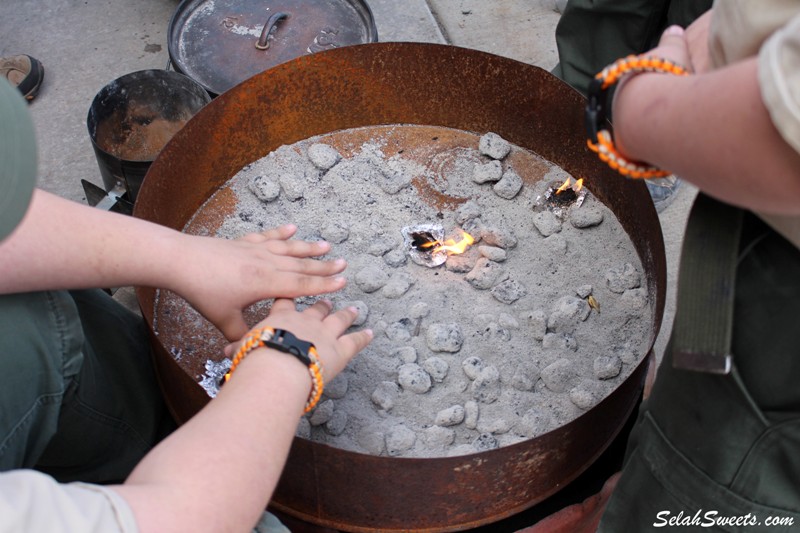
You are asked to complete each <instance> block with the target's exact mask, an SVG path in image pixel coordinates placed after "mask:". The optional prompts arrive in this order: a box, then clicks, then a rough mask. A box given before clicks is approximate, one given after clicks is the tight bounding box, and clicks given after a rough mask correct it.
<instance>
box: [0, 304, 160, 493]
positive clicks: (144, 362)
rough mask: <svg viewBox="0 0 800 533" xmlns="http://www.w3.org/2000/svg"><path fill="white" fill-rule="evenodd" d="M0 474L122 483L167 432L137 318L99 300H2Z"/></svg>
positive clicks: (146, 347)
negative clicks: (33, 472) (15, 471)
mask: <svg viewBox="0 0 800 533" xmlns="http://www.w3.org/2000/svg"><path fill="white" fill-rule="evenodd" d="M0 331H2V337H1V339H2V340H0V383H2V388H1V389H0V402H2V404H1V405H2V407H3V412H2V415H0V468H2V469H12V468H31V467H35V468H37V469H39V470H42V471H44V472H46V473H49V474H51V475H53V476H54V477H56V479H58V480H60V481H73V480H81V481H88V482H96V483H106V482H116V481H121V480H123V479H124V478H125V477H126V476H127V475H128V473H129V472H130V471H131V469H132V468H133V467H134V466H135V465H136V463H137V462H138V461H139V460H140V459H141V458H142V457H143V456H144V454H146V453H147V451H149V450H150V448H151V447H152V446H153V445H154V444H155V443H157V442H158V440H160V439H161V438H163V436H165V435H166V434H167V433H168V432H169V431H170V430H171V429H172V427H173V424H172V421H171V419H170V417H169V415H168V414H167V411H166V408H165V405H164V402H163V400H162V398H161V394H160V391H159V390H158V386H157V384H156V381H155V376H154V374H153V369H152V365H151V361H150V352H149V346H148V343H147V336H146V331H145V329H144V324H143V322H142V320H141V318H140V317H137V316H136V315H135V314H133V313H131V312H130V311H128V310H127V309H125V308H123V307H122V306H120V305H119V304H118V303H117V302H115V301H113V300H112V299H111V298H110V297H108V295H106V294H105V293H103V292H102V291H76V292H72V293H66V292H45V293H32V294H19V295H10V296H3V297H0Z"/></svg>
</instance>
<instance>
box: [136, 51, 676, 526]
mask: <svg viewBox="0 0 800 533" xmlns="http://www.w3.org/2000/svg"><path fill="white" fill-rule="evenodd" d="M583 104H584V101H583V98H582V97H581V96H580V95H579V94H578V93H577V92H575V91H574V90H572V89H571V88H569V87H568V86H567V85H565V84H564V83H563V82H561V81H560V80H558V79H557V78H555V77H553V76H552V75H550V74H549V73H548V72H546V71H544V70H542V69H539V68H537V67H533V66H531V65H527V64H524V63H520V62H517V61H514V60H510V59H506V58H502V57H498V56H494V55H490V54H486V53H483V52H478V51H475V50H468V49H462V48H457V47H452V46H444V45H435V44H417V43H376V44H366V45H358V46H351V47H345V48H341V49H337V50H333V51H328V52H322V53H319V54H314V55H310V56H304V57H300V58H297V59H295V60H293V61H291V62H288V63H284V64H282V65H279V66H277V67H274V68H272V69H270V70H269V71H267V72H264V73H262V74H259V75H257V76H255V77H253V78H251V79H249V80H247V81H246V82H244V83H242V84H241V85H239V86H237V87H235V88H234V89H232V90H230V91H228V92H226V93H225V94H223V95H222V96H220V97H219V98H217V99H216V100H214V101H213V102H212V103H211V104H209V105H208V106H206V107H205V108H204V109H203V110H202V111H201V112H200V113H198V114H197V115H196V116H195V117H194V118H193V119H192V120H191V121H190V122H189V123H188V124H187V125H186V126H185V127H184V128H183V129H182V130H181V131H180V132H179V133H178V134H177V135H175V137H173V139H172V140H171V141H170V143H169V144H168V145H167V146H166V147H165V148H164V150H162V152H161V154H160V155H159V157H158V158H157V159H156V161H155V162H154V163H153V165H152V166H151V168H150V171H149V172H148V174H147V177H146V178H145V181H144V184H143V186H142V189H141V191H140V193H139V197H138V200H137V203H136V207H135V212H134V215H135V216H138V217H141V218H144V219H147V220H151V221H154V222H157V223H159V224H163V225H166V226H169V227H172V228H177V229H180V228H182V227H183V226H184V225H185V223H186V222H187V221H188V220H189V219H190V218H191V217H192V215H193V214H194V213H195V212H196V211H197V210H198V209H199V208H200V206H201V205H202V204H203V202H204V201H205V200H206V199H207V198H208V197H209V196H210V195H211V194H212V193H213V192H214V191H215V190H217V188H219V187H220V186H221V185H222V184H224V183H225V182H226V181H227V180H229V179H230V178H231V177H232V176H233V175H235V174H236V173H237V172H238V171H239V170H240V169H241V168H242V167H244V166H245V165H246V164H248V163H250V162H252V161H255V160H257V159H259V158H261V157H263V156H265V155H267V154H268V153H269V152H271V151H273V150H275V149H277V148H278V147H280V146H281V145H284V144H291V143H294V142H297V141H300V140H303V139H306V138H308V137H312V136H314V135H319V134H323V133H328V132H333V131H338V130H342V129H346V128H354V127H361V126H369V125H381V124H423V125H438V126H443V127H449V128H455V129H460V130H464V131H471V132H487V131H493V132H496V133H498V134H500V135H501V136H502V137H504V138H505V139H507V140H508V141H510V142H512V143H514V144H516V145H518V146H520V147H523V148H527V149H529V150H531V151H533V152H535V153H537V154H539V155H541V156H542V157H544V158H546V159H548V160H550V161H551V162H553V163H555V164H557V165H559V166H561V167H562V168H563V169H564V170H566V171H567V172H568V173H570V174H572V175H574V176H576V175H580V176H591V180H589V183H588V185H587V186H588V188H589V189H590V190H591V192H592V194H594V195H595V196H596V197H597V198H598V199H599V200H600V201H602V202H603V203H604V204H606V205H607V206H608V207H609V208H610V209H611V210H612V212H613V213H614V214H615V215H616V217H617V218H618V220H619V222H620V223H621V224H622V226H623V228H624V229H625V231H626V232H627V234H628V235H629V237H630V238H631V241H632V243H633V245H634V247H635V248H636V251H637V253H638V255H639V258H640V260H641V262H642V265H643V269H644V271H645V278H646V279H645V283H646V288H647V290H648V293H649V295H650V300H651V302H652V305H653V311H654V321H653V325H652V332H651V338H650V345H651V346H652V341H653V340H654V339H655V336H656V334H657V333H658V329H659V327H660V324H661V319H662V315H663V308H664V300H665V294H666V258H665V254H664V247H663V239H662V235H661V228H660V225H659V222H658V217H657V215H656V212H655V209H654V208H653V205H652V202H651V200H650V197H649V195H648V193H647V189H646V187H645V186H644V184H643V183H641V182H633V181H627V180H623V179H621V178H620V177H619V176H617V175H616V174H615V173H614V172H613V171H611V170H610V169H608V168H605V166H604V165H602V164H601V163H600V162H599V161H598V160H597V158H596V157H594V154H592V153H591V152H589V151H588V150H587V149H586V147H585V142H584V135H585V132H584V130H583V116H582V113H583ZM137 297H138V299H139V303H140V305H141V307H142V311H143V314H144V316H145V318H146V320H147V322H148V325H149V326H150V328H151V333H152V338H153V346H154V351H155V356H154V357H155V362H156V366H157V370H158V375H159V379H160V381H161V384H162V388H163V391H164V394H165V396H166V398H167V401H168V403H169V405H170V408H171V409H172V411H173V413H174V415H175V416H176V417H177V418H178V419H179V420H180V421H185V420H187V419H188V418H189V417H191V416H192V415H193V414H194V413H196V412H197V411H198V410H199V409H200V408H202V407H203V406H204V405H205V404H206V403H207V402H208V401H209V398H208V397H207V395H206V393H205V391H204V390H203V389H202V388H201V387H200V386H199V385H198V383H197V382H196V381H195V380H194V378H193V376H190V375H188V374H187V373H186V372H184V371H183V370H182V368H181V367H180V365H179V364H178V363H177V362H176V361H175V360H174V358H173V357H172V356H171V354H170V353H168V352H167V351H166V350H165V349H164V347H163V346H162V345H161V344H160V343H159V340H158V337H157V336H156V335H155V333H153V330H152V327H153V312H154V304H155V290H154V289H149V288H138V289H137ZM646 366H647V365H646V364H645V363H644V362H643V363H641V364H639V366H638V367H637V368H636V370H635V371H634V372H633V373H632V374H631V375H630V376H629V377H628V378H627V379H626V380H625V381H624V382H623V383H622V385H621V386H620V387H618V388H617V389H616V390H615V391H614V392H613V393H612V394H611V395H610V396H608V397H607V398H606V399H605V400H603V401H602V402H601V403H600V404H598V405H597V406H595V407H594V408H592V409H590V410H589V411H587V412H586V413H584V414H583V415H582V416H580V417H579V418H577V419H575V420H574V421H572V422H570V423H568V424H565V425H563V426H561V427H559V428H557V429H556V430H553V431H551V432H549V433H546V434H544V435H542V436H540V437H536V438H534V439H530V440H528V441H524V442H521V443H519V444H516V445H512V446H507V447H503V448H499V449H495V450H490V451H486V452H480V453H476V454H473V455H466V456H459V457H446V458H436V459H406V458H388V457H376V456H368V455H364V454H358V453H353V452H348V451H344V450H340V449H336V448H332V447H330V446H327V445H324V444H319V443H313V442H310V441H306V440H302V439H295V441H294V444H293V447H292V450H291V453H290V456H289V460H288V463H287V465H286V469H285V471H284V475H283V476H282V478H281V482H280V484H279V486H278V488H277V491H276V493H275V495H274V499H273V502H272V505H273V506H274V507H275V508H276V509H278V510H281V511H284V512H286V513H288V514H291V515H293V516H296V517H298V518H301V519H303V520H306V521H309V522H312V523H315V524H319V525H323V526H328V527H333V528H337V529H341V530H347V531H455V530H462V529H466V528H470V527H475V526H479V525H483V524H488V523H492V522H495V521H497V520H500V519H502V518H504V517H507V516H511V515H513V514H516V513H518V512H520V511H522V510H524V509H527V508H529V507H531V506H533V505H535V504H536V503H538V502H540V501H542V500H544V499H546V498H547V497H549V496H550V495H552V494H554V493H555V492H557V491H558V490H559V489H560V488H562V487H563V486H565V485H566V484H567V483H569V482H570V481H571V480H573V479H575V478H576V477H577V476H578V475H579V474H580V473H582V472H583V471H584V470H585V469H586V468H587V467H588V466H589V465H590V464H592V463H593V462H594V461H595V459H596V458H597V457H598V456H599V455H600V454H601V453H602V452H603V451H604V450H605V449H606V447H607V446H608V445H609V444H610V442H611V441H612V440H613V438H614V436H615V435H616V434H617V433H618V432H619V431H620V429H621V428H622V426H623V425H624V422H625V421H626V420H627V419H628V417H629V415H630V413H631V412H632V409H633V408H634V406H635V404H636V401H637V400H638V397H639V394H640V391H641V386H642V383H643V380H644V375H645V372H646ZM419 480H424V486H420V485H419Z"/></svg>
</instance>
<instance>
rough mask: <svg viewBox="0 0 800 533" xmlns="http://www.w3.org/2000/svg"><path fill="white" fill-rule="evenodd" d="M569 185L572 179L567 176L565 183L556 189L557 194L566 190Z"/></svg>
mask: <svg viewBox="0 0 800 533" xmlns="http://www.w3.org/2000/svg"><path fill="white" fill-rule="evenodd" d="M569 185H570V179H569V178H567V179H566V180H564V183H562V184H561V187H559V188H558V189H556V194H561V193H562V192H564V191H566V190H567V187H569Z"/></svg>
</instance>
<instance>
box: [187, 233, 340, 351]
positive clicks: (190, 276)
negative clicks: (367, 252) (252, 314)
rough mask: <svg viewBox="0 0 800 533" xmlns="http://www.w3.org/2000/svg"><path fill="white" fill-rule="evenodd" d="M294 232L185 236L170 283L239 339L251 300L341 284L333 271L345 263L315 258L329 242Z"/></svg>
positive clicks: (318, 290) (225, 332)
mask: <svg viewBox="0 0 800 533" xmlns="http://www.w3.org/2000/svg"><path fill="white" fill-rule="evenodd" d="M296 231H297V228H296V227H295V226H294V225H291V224H289V225H284V226H280V227H278V228H275V229H271V230H268V231H264V232H262V233H251V234H248V235H245V236H244V237H241V238H239V239H236V240H226V239H217V238H212V237H197V236H189V239H187V241H186V242H187V244H188V246H189V248H188V249H187V250H186V252H185V253H186V255H185V260H184V261H182V262H181V264H180V265H178V268H177V271H176V272H175V281H174V284H173V287H172V288H173V290H174V291H175V292H177V293H178V294H179V295H181V296H182V297H183V298H184V299H186V301H188V302H189V303H190V304H191V305H192V306H193V307H194V308H195V309H197V311H199V312H200V313H201V314H202V315H203V316H205V317H206V318H207V319H208V320H209V321H211V322H212V323H213V324H214V325H215V326H216V327H217V328H219V330H220V331H221V332H222V334H223V335H225V337H226V338H227V339H228V340H230V341H233V340H238V339H240V338H241V337H242V336H243V335H244V334H245V333H247V330H248V326H247V324H246V322H245V320H244V317H243V315H242V312H243V311H244V309H245V308H246V307H248V306H249V305H251V304H253V303H256V302H258V301H260V300H265V299H270V298H279V297H282V298H295V297H299V296H313V295H318V294H324V293H330V292H334V291H337V290H339V289H341V288H342V287H344V285H345V279H344V278H343V277H340V276H337V274H340V273H341V272H342V271H343V270H344V269H345V267H346V266H347V263H346V262H345V261H344V260H343V259H336V260H325V261H323V260H318V259H314V258H315V257H319V256H322V255H325V254H326V253H328V252H329V251H330V248H331V247H330V244H328V243H327V242H324V241H318V242H307V241H295V240H290V238H291V237H292V236H293V235H294V234H295V232H296Z"/></svg>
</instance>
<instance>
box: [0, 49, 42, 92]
mask: <svg viewBox="0 0 800 533" xmlns="http://www.w3.org/2000/svg"><path fill="white" fill-rule="evenodd" d="M0 76H3V77H5V78H6V79H8V81H9V82H10V83H11V85H13V86H15V87H16V88H17V89H19V92H21V93H22V96H24V97H25V98H26V99H28V100H33V98H34V96H36V93H38V92H39V87H40V86H41V85H42V80H43V79H44V67H43V66H42V64H41V63H40V62H39V61H38V60H37V59H34V58H32V57H31V56H29V55H18V56H12V57H3V58H0Z"/></svg>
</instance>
